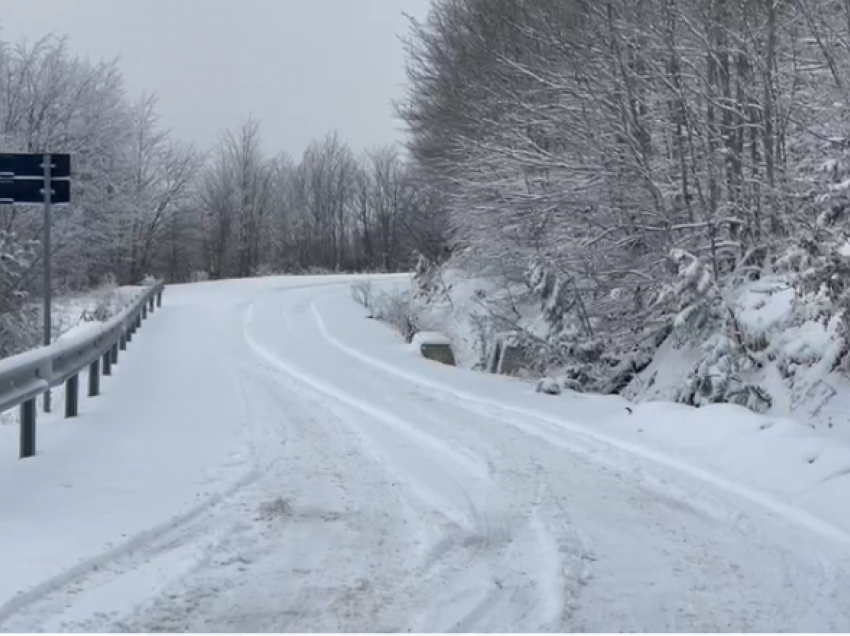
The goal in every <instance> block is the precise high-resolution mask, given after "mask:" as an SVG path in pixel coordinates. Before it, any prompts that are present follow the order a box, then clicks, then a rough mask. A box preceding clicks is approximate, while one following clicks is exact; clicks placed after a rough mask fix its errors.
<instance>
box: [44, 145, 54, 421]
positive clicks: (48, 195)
mask: <svg viewBox="0 0 850 636" xmlns="http://www.w3.org/2000/svg"><path fill="white" fill-rule="evenodd" d="M52 161H53V159H52V157H51V156H50V155H49V154H46V155H44V246H43V247H44V263H43V269H44V345H45V346H49V345H50V344H51V342H52V340H53V338H52V333H51V332H52V322H51V321H52V316H51V289H52V283H53V272H52V271H51V267H50V260H51V254H50V252H51V245H50V225H51V220H52V219H51V210H50V207H51V202H52V198H53V191H52V186H53V183H52V181H53V175H52V168H53V166H52V165H51V162H52ZM44 412H45V413H50V390H49V389H48V390H47V392H46V393H45V394H44Z"/></svg>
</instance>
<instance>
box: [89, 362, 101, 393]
mask: <svg viewBox="0 0 850 636" xmlns="http://www.w3.org/2000/svg"><path fill="white" fill-rule="evenodd" d="M98 395H100V358H98V359H97V360H95V361H94V362H92V363H91V364H90V365H89V397H97V396H98Z"/></svg>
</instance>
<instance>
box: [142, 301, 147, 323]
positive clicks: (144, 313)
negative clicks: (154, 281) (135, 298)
mask: <svg viewBox="0 0 850 636" xmlns="http://www.w3.org/2000/svg"><path fill="white" fill-rule="evenodd" d="M141 317H142V320H147V319H148V304H147V303H145V304H144V305H142V313H141Z"/></svg>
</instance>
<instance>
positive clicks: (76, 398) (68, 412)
mask: <svg viewBox="0 0 850 636" xmlns="http://www.w3.org/2000/svg"><path fill="white" fill-rule="evenodd" d="M79 414H80V376H79V375H72V376H71V377H70V378H68V381H67V382H65V417H77V415H79Z"/></svg>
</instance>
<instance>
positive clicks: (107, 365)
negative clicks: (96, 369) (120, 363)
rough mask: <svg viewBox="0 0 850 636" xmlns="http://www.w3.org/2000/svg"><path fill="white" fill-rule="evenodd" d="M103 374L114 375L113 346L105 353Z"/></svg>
mask: <svg viewBox="0 0 850 636" xmlns="http://www.w3.org/2000/svg"><path fill="white" fill-rule="evenodd" d="M102 365H103V375H112V347H110V348H109V351H107V352H106V353H104V354H103V363H102Z"/></svg>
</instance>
